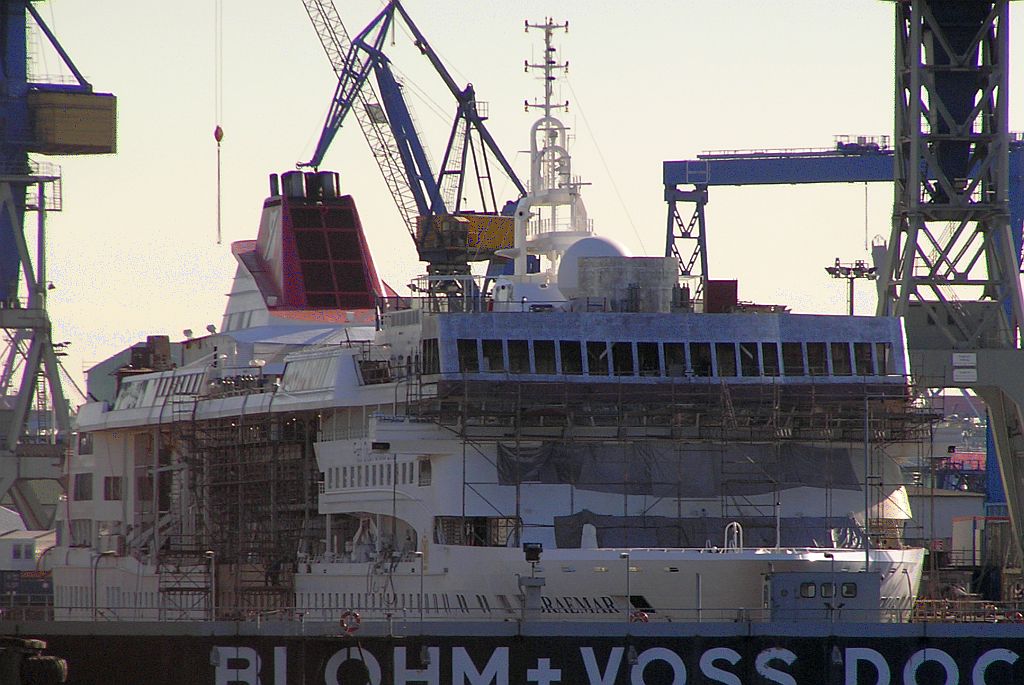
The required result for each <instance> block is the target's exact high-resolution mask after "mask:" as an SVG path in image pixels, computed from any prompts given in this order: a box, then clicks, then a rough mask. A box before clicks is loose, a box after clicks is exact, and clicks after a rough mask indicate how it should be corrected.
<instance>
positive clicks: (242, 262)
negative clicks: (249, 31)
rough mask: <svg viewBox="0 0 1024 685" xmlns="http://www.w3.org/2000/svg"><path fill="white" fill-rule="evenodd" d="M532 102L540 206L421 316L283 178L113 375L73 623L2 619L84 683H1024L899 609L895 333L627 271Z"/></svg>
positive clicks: (70, 568)
mask: <svg viewBox="0 0 1024 685" xmlns="http://www.w3.org/2000/svg"><path fill="white" fill-rule="evenodd" d="M549 38H550V36H549ZM547 47H550V44H548V45H547ZM545 102H546V107H545V108H544V111H543V114H542V116H541V117H540V119H538V120H537V122H536V123H535V124H534V125H533V126H532V127H531V137H530V151H531V154H530V179H531V182H530V186H529V192H527V193H526V194H525V195H524V196H523V197H521V198H519V199H518V200H517V201H515V202H514V203H513V204H512V205H511V206H510V208H509V211H508V212H506V213H504V214H501V215H494V216H482V215H478V216H472V215H469V216H462V217H457V216H451V217H443V218H438V219H437V220H430V221H424V222H422V223H421V224H420V226H419V227H418V228H419V231H418V234H417V236H416V239H417V247H418V248H419V249H420V251H421V254H429V255H430V257H431V259H430V265H429V268H428V269H427V274H426V275H424V276H421V277H418V278H416V279H413V282H412V283H411V284H410V288H409V294H403V295H400V294H398V293H397V292H396V291H395V290H394V289H392V288H391V287H390V286H389V285H388V284H386V283H385V282H384V281H383V280H382V279H381V278H380V276H379V274H378V272H377V269H376V266H375V263H374V259H373V256H372V255H371V253H370V250H369V247H368V245H367V241H366V237H365V233H364V229H363V223H362V221H361V219H360V215H359V212H358V210H357V207H356V203H355V199H354V198H353V197H352V196H351V195H347V194H345V193H344V183H343V182H344V176H343V175H339V174H337V173H334V172H330V171H321V170H316V171H307V172H301V171H288V172H285V173H282V174H280V175H278V174H272V175H270V178H269V184H268V185H269V193H268V194H267V197H266V198H265V199H264V201H263V207H262V213H261V216H260V222H259V227H258V230H257V235H256V237H255V239H254V240H246V241H240V242H236V243H234V244H233V245H232V246H231V251H232V254H233V256H234V257H235V260H236V272H235V276H234V281H233V284H232V286H231V290H230V293H229V295H228V301H227V305H226V308H225V311H224V315H223V318H222V321H221V324H220V326H219V327H215V326H210V327H209V329H208V330H207V335H200V336H195V335H193V333H192V331H187V332H186V334H185V337H184V338H183V339H181V340H176V341H171V340H170V338H169V337H167V336H162V335H154V336H150V337H149V338H147V340H146V341H145V342H140V343H139V344H137V345H134V346H132V347H131V348H129V349H126V350H123V351H122V352H120V353H119V354H117V355H114V356H113V357H111V358H110V359H109V360H107V361H106V362H103V363H101V364H99V365H97V366H96V367H94V368H93V369H92V370H91V371H90V374H89V395H90V400H89V401H88V402H87V403H86V404H84V405H83V406H82V407H81V408H80V409H79V410H78V412H77V416H76V424H75V425H76V435H75V440H74V447H73V453H72V454H71V456H70V458H69V460H68V462H67V473H66V482H67V494H66V495H65V496H64V497H63V498H62V499H61V501H60V502H59V506H58V508H57V523H56V543H55V545H54V546H53V547H51V548H49V549H48V550H47V551H46V552H45V554H44V555H43V556H42V558H41V560H40V565H41V566H44V567H45V568H46V569H47V570H48V571H49V572H50V574H51V580H52V586H53V602H52V617H51V618H52V620H47V621H24V622H21V623H18V624H16V630H15V632H17V633H19V634H29V633H31V634H32V635H34V636H38V637H43V638H45V639H46V640H47V643H48V646H49V651H50V652H52V653H53V654H55V655H59V657H61V658H65V659H67V661H68V663H69V664H70V667H71V681H70V682H75V683H88V682H140V681H142V680H146V681H148V682H151V683H153V684H154V685H163V684H164V683H167V685H171V684H172V683H174V684H180V683H181V682H195V683H206V682H210V683H216V684H217V685H220V684H222V683H223V684H225V685H226V684H227V683H247V684H249V685H256V684H259V683H263V684H265V685H289V684H291V683H307V682H309V683H323V684H324V685H331V684H338V683H349V682H359V683H363V682H369V683H373V684H375V685H377V684H380V683H389V682H426V683H442V682H452V683H464V682H473V683H491V682H495V683H509V682H516V683H518V682H537V683H556V682H580V683H584V682H587V683H605V684H608V683H623V682H632V683H661V682H672V683H685V682H688V678H689V679H690V680H693V681H694V682H700V681H701V679H702V678H703V679H704V680H705V681H710V682H723V683H739V682H748V681H749V682H769V683H797V682H799V683H808V684H810V683H822V682H846V683H861V682H873V683H876V685H877V683H883V682H884V683H888V682H890V681H891V680H892V678H896V677H899V674H902V675H903V678H904V682H908V683H909V682H933V681H936V680H935V679H939V678H942V677H945V679H946V681H947V682H958V679H959V677H960V672H961V671H962V670H963V669H966V670H964V671H963V672H964V673H965V674H967V673H970V674H971V677H972V678H973V679H974V682H1013V679H1014V678H1015V677H1016V676H1018V675H1020V673H1019V672H1020V668H1021V666H1020V664H1019V663H1018V655H1017V653H1016V652H1015V651H1013V650H1012V649H1011V647H1012V646H1013V637H1014V635H1015V634H1016V633H1015V632H1014V631H1015V630H1017V627H1016V626H1014V625H1012V618H1011V619H1009V620H1006V621H1004V620H999V621H998V622H995V621H994V623H998V625H990V626H984V629H982V628H980V627H978V626H974V627H972V630H973V631H974V633H972V635H975V636H976V637H978V639H977V640H973V641H970V642H969V643H968V642H967V641H964V640H962V639H961V638H962V637H963V635H964V634H965V633H964V632H963V630H962V626H942V625H931V624H922V623H911V622H910V621H911V619H912V617H913V608H914V604H915V599H916V598H917V595H918V592H919V585H920V579H921V573H922V569H923V562H924V558H925V550H924V549H922V548H919V547H914V546H912V545H910V544H908V543H907V542H906V541H905V540H904V537H903V526H904V523H905V521H907V520H908V519H909V518H910V508H909V497H908V495H907V491H906V487H905V485H904V483H903V478H902V475H901V471H900V467H899V464H900V463H901V462H906V461H907V460H909V459H910V458H911V457H914V456H915V455H917V454H918V453H919V452H920V451H921V450H924V449H926V442H927V440H928V437H929V432H930V429H931V426H932V425H933V424H934V423H935V421H936V420H937V417H936V416H935V415H934V414H933V413H932V412H931V411H930V410H929V408H928V406H927V404H926V403H923V402H922V401H921V400H920V397H919V394H918V391H917V389H916V388H915V387H914V384H913V382H912V369H911V368H910V362H909V354H908V345H907V338H906V333H905V330H904V325H903V322H902V321H901V320H900V319H899V318H886V317H866V316H853V315H849V316H846V315H815V314H797V313H792V312H790V311H788V309H787V308H786V307H784V306H781V305H758V304H752V303H748V302H742V301H740V300H739V298H738V284H737V282H735V281H706V282H686V281H681V280H680V277H679V272H678V270H677V263H676V261H675V259H674V258H672V257H633V256H629V255H628V254H627V253H626V251H625V250H624V249H623V248H622V247H620V246H619V245H617V244H616V243H615V242H614V241H612V240H609V239H607V238H603V237H600V236H599V235H598V234H597V233H596V232H595V230H594V226H593V222H592V220H591V219H590V218H589V216H588V214H587V211H586V208H585V205H584V202H583V197H582V189H583V187H584V186H585V185H586V184H584V183H582V182H581V181H580V180H579V179H578V177H576V176H574V175H573V173H572V158H571V154H570V152H569V140H568V138H569V136H568V129H567V127H566V126H565V125H564V124H563V122H562V121H560V120H559V118H558V117H557V116H556V115H555V114H554V111H553V110H554V107H553V106H552V104H551V98H550V90H546V93H545ZM470 261H486V262H487V266H486V271H485V272H483V271H482V270H479V269H478V270H477V272H474V271H473V270H472V269H468V268H466V267H467V266H468V263H469V262H470ZM438 264H442V265H443V266H442V267H441V268H438ZM453 264H454V265H456V268H451V267H452V265H453ZM964 677H965V678H966V677H967V676H966V675H965V676H964ZM741 678H742V679H741ZM986 679H987V680H986Z"/></svg>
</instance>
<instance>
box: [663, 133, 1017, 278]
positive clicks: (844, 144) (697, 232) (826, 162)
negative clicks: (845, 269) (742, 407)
mask: <svg viewBox="0 0 1024 685" xmlns="http://www.w3.org/2000/svg"><path fill="white" fill-rule="evenodd" d="M893 158H894V151H893V149H892V148H891V147H889V145H888V138H887V137H884V136H882V137H873V136H858V137H849V136H839V137H837V139H836V143H835V145H834V146H833V147H830V148H808V149H798V150H743V151H740V150H737V151H729V152H709V153H705V154H700V155H697V159H694V160H683V161H667V162H664V164H663V171H662V179H663V183H664V185H665V201H666V202H667V203H668V221H667V227H666V240H665V256H666V257H673V256H674V257H675V258H676V260H677V263H678V265H679V275H680V276H686V277H690V276H699V277H700V281H699V282H698V284H697V289H696V291H695V292H694V297H695V298H698V297H699V294H700V292H701V291H702V289H703V284H704V281H705V280H706V279H707V277H708V276H707V274H708V269H707V265H708V260H707V245H706V243H705V241H704V236H705V206H706V205H707V202H708V188H709V187H710V186H744V185H787V184H803V183H856V182H864V183H870V182H885V183H892V182H893V178H894V169H893ZM1009 160H1010V163H1009V168H1010V187H1009V206H1010V207H1009V208H1010V225H1011V226H1012V227H1013V235H1014V241H1015V243H1016V245H1015V247H1016V251H1017V255H1018V262H1019V261H1020V255H1021V247H1022V240H1024V137H1022V136H1021V135H1020V134H1017V135H1015V136H1014V137H1013V138H1012V139H1011V141H1010V155H1009ZM680 186H692V188H680ZM680 203H693V204H694V205H695V207H694V211H693V213H692V215H691V217H690V218H689V219H684V215H683V214H680V211H679V204H680ZM684 242H688V243H690V244H691V249H689V250H687V249H685V245H683V243H684Z"/></svg>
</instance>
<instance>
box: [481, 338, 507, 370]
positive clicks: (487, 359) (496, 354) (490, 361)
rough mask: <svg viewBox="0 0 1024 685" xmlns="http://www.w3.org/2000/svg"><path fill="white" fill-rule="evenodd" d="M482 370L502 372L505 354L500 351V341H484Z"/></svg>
mask: <svg viewBox="0 0 1024 685" xmlns="http://www.w3.org/2000/svg"><path fill="white" fill-rule="evenodd" d="M483 349H484V368H483V369H482V370H483V371H485V372H486V371H491V372H495V371H504V370H505V354H504V352H503V351H502V349H501V341H500V340H484V341H483Z"/></svg>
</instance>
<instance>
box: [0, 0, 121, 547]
mask: <svg viewBox="0 0 1024 685" xmlns="http://www.w3.org/2000/svg"><path fill="white" fill-rule="evenodd" d="M32 26H34V27H35V28H36V29H38V31H39V32H40V33H42V35H43V36H44V37H45V39H46V41H47V43H48V44H49V46H50V47H52V49H53V50H54V51H55V52H56V53H57V55H58V56H59V57H60V59H61V61H62V62H63V63H64V65H65V66H66V67H67V69H68V70H69V71H70V72H71V74H72V75H73V76H74V79H75V82H74V83H72V84H54V83H42V82H36V81H33V80H32V79H31V78H30V77H29V70H28V52H27V50H28V45H27V32H28V30H29V29H30V28H31V27H32ZM0 45H2V52H0V59H2V60H3V63H2V67H3V68H2V70H0V79H2V81H3V83H2V86H0V87H2V89H3V91H2V92H3V97H2V98H0V330H2V331H3V333H2V335H0V341H2V342H0V346H5V347H3V348H0V355H2V356H0V407H3V409H2V411H0V498H2V497H7V496H9V497H10V499H11V500H12V501H13V502H14V504H15V505H16V507H17V509H18V512H19V514H21V517H22V519H23V520H24V522H25V525H26V526H28V527H29V528H33V529H41V528H47V527H48V526H49V522H50V520H51V519H52V515H53V507H54V503H52V502H43V501H41V498H40V497H39V494H38V493H39V490H38V489H37V488H35V487H33V485H32V482H33V481H35V480H56V479H58V478H60V476H61V472H60V469H59V468H58V467H57V466H55V465H56V464H59V463H60V461H61V458H62V457H63V456H64V451H65V447H66V445H65V444H64V441H65V440H66V439H67V438H68V436H69V435H70V419H69V411H68V406H67V401H66V400H65V398H64V392H63V389H62V387H61V379H60V371H59V366H58V362H57V357H58V355H59V350H60V348H61V347H62V346H63V345H64V344H65V343H56V344H55V343H54V342H53V340H52V338H51V335H52V326H51V323H50V316H49V314H48V312H47V309H46V297H47V292H48V290H49V289H50V287H51V286H50V283H49V281H48V280H47V272H46V230H45V229H46V219H45V217H46V213H47V212H48V211H54V210H59V209H60V202H61V196H60V170H59V168H58V167H56V166H54V165H52V164H47V163H42V162H38V161H36V160H33V159H30V158H29V153H38V154H43V155H79V154H95V153H110V152H113V151H114V149H115V145H116V141H115V138H116V136H115V122H116V115H115V100H114V97H113V96H112V95H109V94H102V93H94V92H93V88H92V85H90V84H89V82H88V81H86V80H85V77H84V76H83V75H82V73H81V72H80V71H79V70H78V68H77V67H76V66H75V64H74V62H72V61H71V58H70V57H69V56H68V54H67V53H66V52H65V51H64V49H63V48H62V47H61V45H60V42H59V41H58V40H57V38H56V36H54V35H53V32H52V31H50V29H49V27H48V26H47V25H46V23H45V22H44V21H43V19H42V17H40V16H39V12H38V11H37V10H36V9H35V7H34V6H33V3H32V2H29V0H0ZM30 213H34V214H35V221H34V222H33V223H34V224H35V225H34V226H32V228H33V229H34V232H35V238H36V239H35V247H36V252H35V254H32V253H31V252H30V251H29V241H27V240H26V236H25V233H26V226H25V224H26V219H27V217H28V216H29V215H30Z"/></svg>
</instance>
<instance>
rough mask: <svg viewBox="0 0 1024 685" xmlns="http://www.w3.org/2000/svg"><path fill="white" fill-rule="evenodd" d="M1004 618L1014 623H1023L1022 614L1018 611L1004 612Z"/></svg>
mask: <svg viewBox="0 0 1024 685" xmlns="http://www.w3.org/2000/svg"><path fill="white" fill-rule="evenodd" d="M1006 618H1008V619H1010V620H1011V621H1013V622H1014V623H1024V614H1022V613H1021V612H1019V611H1008V612H1006Z"/></svg>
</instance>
